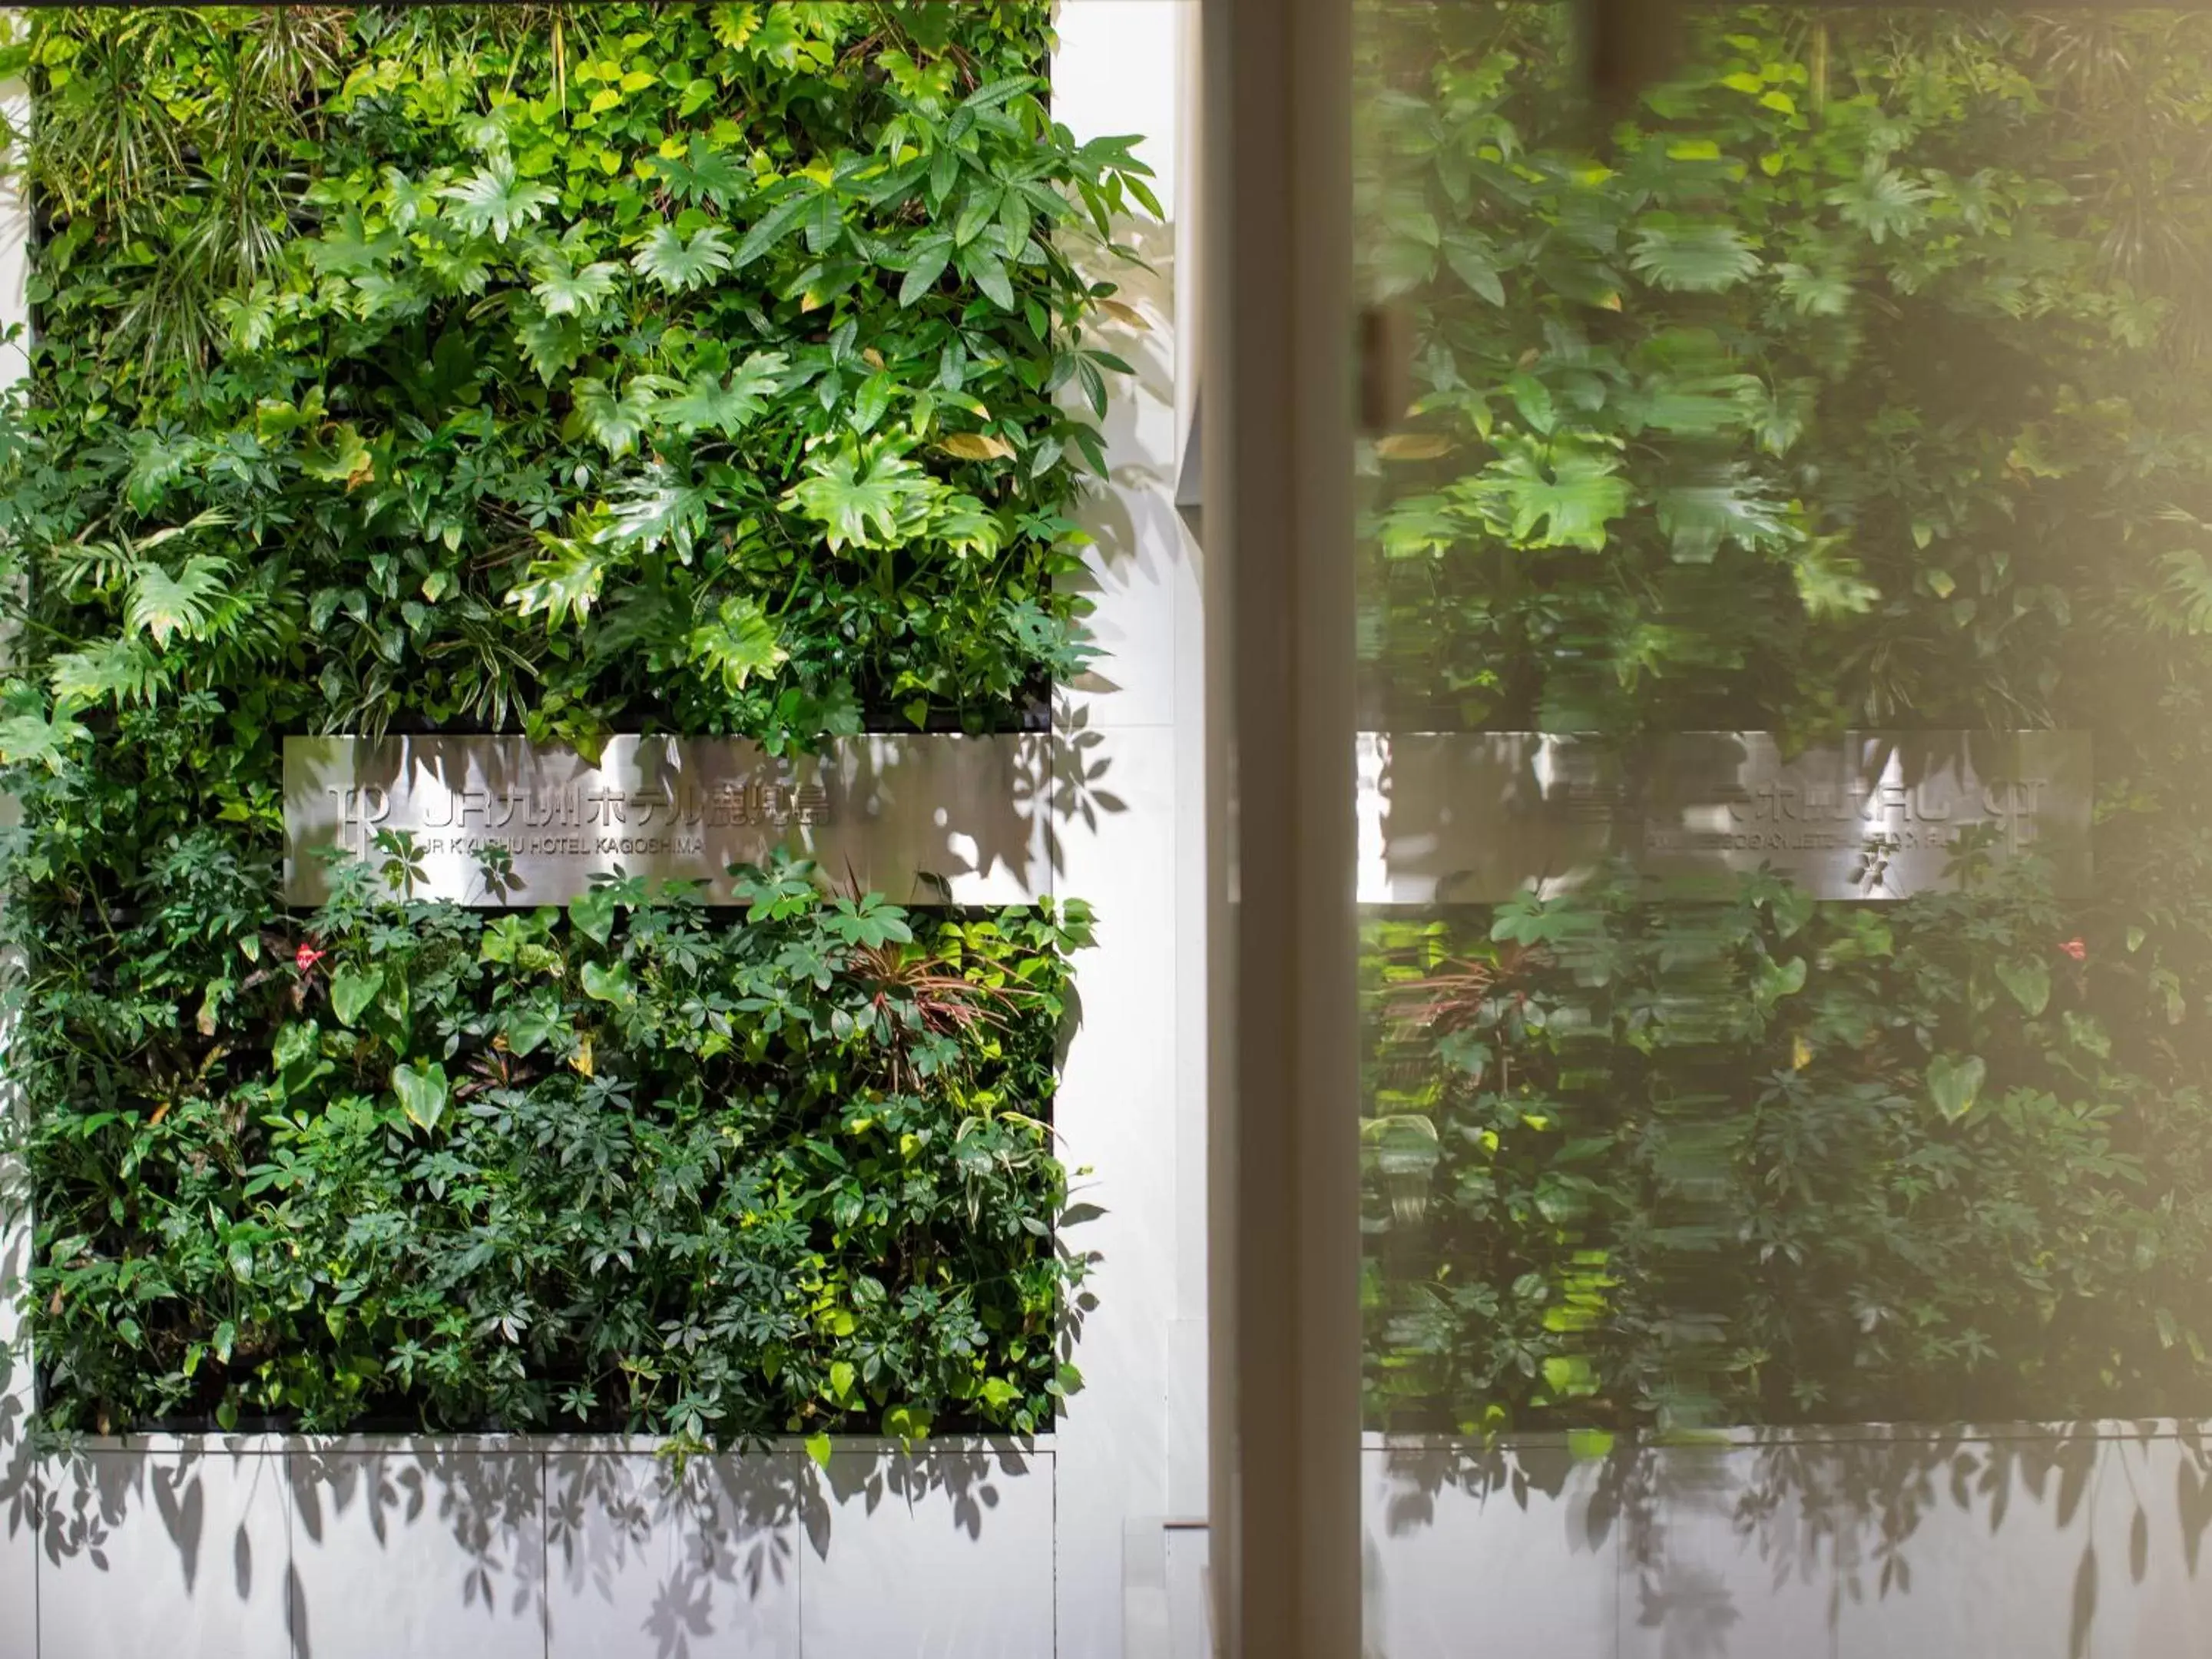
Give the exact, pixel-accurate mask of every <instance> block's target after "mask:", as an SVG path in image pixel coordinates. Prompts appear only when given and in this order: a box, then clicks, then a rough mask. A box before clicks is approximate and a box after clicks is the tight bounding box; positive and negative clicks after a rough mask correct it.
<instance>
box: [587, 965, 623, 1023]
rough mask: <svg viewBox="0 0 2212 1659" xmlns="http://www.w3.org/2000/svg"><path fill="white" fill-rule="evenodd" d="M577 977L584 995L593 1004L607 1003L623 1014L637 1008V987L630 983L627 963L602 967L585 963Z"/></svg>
mask: <svg viewBox="0 0 2212 1659" xmlns="http://www.w3.org/2000/svg"><path fill="white" fill-rule="evenodd" d="M578 977H579V978H580V980H581V981H582V983H583V987H584V994H585V995H586V996H587V997H589V998H591V999H592V1001H594V1002H605V1003H608V1004H610V1005H611V1006H613V1007H615V1008H616V1009H617V1010H619V1011H621V1012H623V1013H628V1012H629V1011H630V1010H631V1009H633V1008H635V1007H636V1006H637V987H636V986H635V985H633V984H632V983H631V982H630V977H629V963H623V962H617V963H611V964H607V965H602V964H601V963H596V962H587V963H585V964H584V967H583V971H582V973H581V974H580V975H579V976H578Z"/></svg>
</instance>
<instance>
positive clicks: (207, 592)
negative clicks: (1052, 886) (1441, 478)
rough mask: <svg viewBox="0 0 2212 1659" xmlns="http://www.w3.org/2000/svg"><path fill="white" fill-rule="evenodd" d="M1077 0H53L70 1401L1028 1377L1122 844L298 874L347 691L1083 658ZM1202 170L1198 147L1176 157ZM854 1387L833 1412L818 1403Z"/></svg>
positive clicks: (52, 1319) (999, 1412) (1116, 196)
mask: <svg viewBox="0 0 2212 1659" xmlns="http://www.w3.org/2000/svg"><path fill="white" fill-rule="evenodd" d="M27 27H28V33H27V38H26V39H25V40H22V41H21V43H20V44H19V45H18V46H16V47H15V49H14V50H13V51H12V53H11V62H10V65H9V67H10V68H11V69H12V70H14V71H15V72H16V73H20V74H22V75H24V76H26V77H27V80H28V82H29V83H30V85H31V87H32V88H33V94H34V100H35V102H34V111H35V112H34V116H33V120H32V123H31V125H30V128H29V131H28V133H27V137H26V141H25V142H26V145H27V149H26V151H25V154H26V156H27V160H26V162H25V170H26V173H27V185H28V187H29V189H30V191H31V195H32V200H33V204H34V209H35V217H36V243H35V257H34V261H33V277H32V290H31V298H32V305H33V321H34V330H33V338H34V343H33V349H32V358H31V361H32V374H31V377H30V380H29V383H28V386H27V395H26V396H24V397H22V398H20V399H19V400H17V401H15V402H14V403H12V404H10V406H9V410H8V412H7V416H6V419H5V421H4V422H0V439H4V463H3V464H4V467H5V478H6V483H5V490H4V495H0V552H4V556H5V559H6V565H7V568H6V573H5V574H6V579H7V584H6V585H7V587H8V590H9V592H10V593H11V594H13V595H15V596H16V598H15V599H12V600H11V602H10V603H11V609H13V610H14V611H15V613H16V615H15V645H16V653H15V659H14V661H15V667H14V670H13V672H12V674H11V677H10V678H9V679H8V680H7V682H6V685H5V691H4V696H5V700H6V704H7V706H6V708H5V709H4V711H0V758H4V760H5V763H6V767H7V773H6V782H7V785H8V787H9V788H10V789H11V790H12V791H13V792H14V793H15V794H16V795H17V796H18V798H19V799H21V803H22V827H21V829H20V830H19V831H17V832H15V835H14V836H13V840H12V845H11V847H10V848H9V884H8V904H7V911H6V920H5V931H6V933H7V937H8V940H9V944H10V945H12V946H13V947H14V948H15V949H16V950H18V951H21V954H22V957H23V959H24V961H25V963H26V970H25V974H24V976H23V979H22V981H21V986H20V987H19V989H18V990H17V992H16V994H15V999H14V1003H13V1007H14V1012H15V1022H16V1023H15V1026H14V1028H13V1035H12V1036H11V1039H10V1046H9V1070H10V1073H11V1074H12V1075H13V1077H15V1079H17V1080H18V1081H19V1082H20V1084H21V1087H22V1090H23V1091H24V1095H25V1098H26V1103H27V1114H26V1117H25V1128H24V1133H25V1136H26V1146H25V1150H26V1152H27V1155H28V1159H29V1164H30V1169H31V1171H32V1176H33V1198H34V1201H35V1206H36V1239H35V1257H34V1261H33V1268H32V1272H31V1276H30V1287H29V1297H28V1300H29V1310H30V1313H31V1316H32V1317H31V1322H30V1333H29V1334H30V1340H31V1341H32V1343H33V1352H34V1354H35V1358H36V1365H37V1376H38V1382H39V1386H40V1410H41V1413H42V1416H43V1417H44V1418H45V1419H46V1420H47V1421H48V1422H50V1423H52V1424H53V1425H57V1426H61V1427H73V1428H86V1429H99V1430H102V1431H108V1430H122V1429H125V1428H131V1427H143V1426H147V1425H155V1424H169V1425H184V1426H190V1425H202V1424H205V1423H208V1422H213V1423H216V1424H221V1425H225V1426H230V1425H238V1424H242V1423H252V1422H266V1423H283V1424H294V1423H296V1424H299V1425H303V1426H307V1427H311V1428H316V1429H332V1428H337V1427H341V1426H345V1425H367V1426H380V1425H427V1426H431V1427H441V1428H447V1429H474V1428H486V1427H498V1428H505V1429H510V1430H512V1429H521V1428H526V1427H531V1426H540V1425H543V1426H557V1425H574V1426H577V1427H599V1428H629V1429H637V1430H644V1431H662V1432H669V1433H672V1434H674V1435H676V1436H678V1437H679V1438H682V1439H687V1440H690V1441H695V1442H704V1441H711V1440H727V1439H730V1438H732V1437H744V1436H751V1435H759V1434H774V1433H789V1432H797V1433H803V1434H806V1435H808V1436H810V1437H813V1436H820V1435H823V1434H826V1433H827V1432H829V1431H836V1430H845V1429H870V1430H873V1429H878V1428H880V1429H884V1430H887V1431H891V1432H895V1433H899V1434H904V1435H911V1434H915V1433H921V1432H926V1431H927V1430H928V1429H929V1428H930V1427H931V1426H932V1425H939V1426H945V1425H956V1426H957V1425H966V1426H972V1427H979V1428H980V1427H987V1428H995V1429H1008V1430H1015V1431H1030V1430H1034V1429H1036V1428H1038V1427H1040V1426H1042V1425H1045V1424H1047V1423H1048V1421H1049V1419H1050V1418H1051V1416H1052V1413H1053V1412H1054V1409H1055V1397H1056V1396H1058V1395H1061V1394H1063V1393H1065V1391H1066V1390H1067V1389H1070V1388H1073V1387H1074V1386H1076V1385H1077V1383H1078V1382H1079V1378H1078V1377H1077V1376H1076V1374H1075V1372H1074V1370H1073V1367H1072V1366H1070V1365H1068V1364H1066V1363H1064V1360H1065V1350H1064V1344H1065V1340H1066V1334H1067V1330H1068V1322H1069V1320H1070V1318H1071V1317H1072V1316H1073V1312H1074V1309H1073V1296H1074V1294H1075V1287H1076V1286H1077V1285H1078V1284H1079V1281H1080V1279H1081V1277H1082V1273H1083V1265H1084V1264H1083V1261H1082V1260H1081V1258H1080V1256H1079V1255H1078V1254H1076V1253H1074V1252H1073V1251H1071V1250H1070V1249H1067V1248H1066V1247H1065V1246H1063V1245H1061V1244H1060V1243H1058V1242H1057V1241H1056V1239H1055V1234H1054V1227H1055V1223H1056V1221H1057V1220H1058V1219H1059V1218H1060V1216H1061V1214H1062V1213H1063V1211H1064V1209H1065V1206H1066V1197H1067V1189H1068V1179H1069V1177H1068V1173H1067V1171H1066V1170H1064V1169H1063V1167H1062V1166H1061V1164H1060V1162H1059V1160H1058V1159H1057V1158H1056V1157H1055V1156H1054V1146H1053V1141H1052V1133H1051V1129H1050V1102H1051V1096H1052V1091H1053V1085H1054V1061H1055V1043H1056V1041H1057V1038H1058V1035H1059V1032H1060V1027H1061V1024H1062V1021H1063V1016H1064V1015H1065V1014H1066V1013H1067V1012H1068V1011H1069V977H1068V975H1069V953H1070V952H1071V951H1072V950H1073V949H1074V948H1076V947H1078V946H1079V945H1082V944H1083V943H1085V940H1086V939H1087V921H1086V917H1085V913H1084V911H1083V909H1082V908H1081V906H1080V905H1079V904H1077V903H1074V902H1068V903H1066V905H1065V906H1063V907H1061V908H1058V909H1054V908H1052V907H1049V906H1041V907H1037V908H1028V909H1022V910H1016V911H1010V912H1007V913H1005V914H1001V915H975V914H963V913H946V912H938V913H933V914H928V915H908V914H906V913H905V912H904V911H902V909H900V908H897V907H896V906H894V905H891V904H890V903H887V902H884V900H883V899H882V898H881V897H880V896H873V895H858V894H838V893H835V892H832V891H829V890H826V886H825V884H824V883H823V881H822V880H821V879H820V878H817V876H816V875H815V874H814V873H813V872H811V871H809V870H807V869H806V868H805V867H803V866H778V867H775V868H772V869H767V870H762V871H757V872H750V874H749V875H748V876H747V878H746V886H745V889H744V899H745V903H744V906H743V908H738V909H733V910H732V909H721V910H714V909H708V908H706V907H704V906H703V905H702V904H701V903H700V902H697V901H696V898H694V897H693V896H690V895H689V894H687V893H685V892H683V891H680V890H679V891H671V892H666V893H647V892H646V891H644V890H641V888H640V887H639V886H638V885H637V884H635V883H625V882H617V883H616V884H613V885H611V886H608V887H605V888H603V889H601V890H599V891H598V892H596V893H595V894H594V895H593V896H592V897H591V898H589V899H587V900H585V901H582V902H578V903H576V904H574V905H572V906H570V907H568V909H567V911H566V912H565V913H563V912H560V911H555V910H540V911H537V912H532V913H517V914H511V915H487V914H483V913H479V912H472V911H463V910H458V909H455V908H450V907H447V906H444V905H439V904H432V903H428V902H419V901H417V900H416V899H415V898H414V897H413V896H412V887H411V883H410V880H409V878H408V877H409V870H408V866H409V856H408V854H409V849H408V848H406V847H405V846H404V845H401V844H387V845H386V846H384V847H383V848H380V850H379V851H378V853H377V854H375V855H374V856H373V857H372V858H371V859H370V860H368V861H366V862H357V863H356V864H354V865H352V866H349V867H348V868H346V869H343V870H341V871H339V872H337V877H338V879H337V888H336V891H335V895H334V896H333V897H332V899H331V902H329V903H328V904H327V905H326V906H325V908H322V909H321V910H320V911H319V912H317V913H315V914H313V915H305V914H294V913H288V912H287V911H286V910H285V909H284V908H283V907H282V905H281V904H280V902H279V901H278V897H277V873H278V860H279V856H280V847H281V803H280V793H279V786H280V780H279V757H280V746H281V739H282V738H283V736H284V735H285V734H286V733H291V732H431V731H438V732H453V731H520V732H524V733H526V734H527V735H529V736H530V737H532V738H535V739H538V740H541V741H552V742H566V743H569V744H574V745H577V746H579V747H580V748H582V749H584V750H586V751H589V750H592V749H593V747H594V746H595V745H596V744H598V743H599V741H600V740H601V739H602V738H604V737H605V735H606V734H608V733H610V732H616V731H636V730H646V731H675V732H686V733H694V734H703V733H714V734H735V735H738V736H744V737H749V738H757V739H759V740H761V741H762V742H763V743H765V744H768V745H769V747H770V748H771V749H773V750H788V749H793V748H805V747H807V746H810V745H812V744H817V743H818V742H820V741H822V740H823V739H824V738H829V737H831V736H835V735H840V734H848V733H853V732H860V731H862V730H869V729H873V730H900V729H906V730H912V729H915V728H917V727H926V728H962V727H965V728H969V729H989V728H994V727H996V728H1005V727H1006V726H1014V725H1022V724H1034V723H1035V722H1036V721H1037V720H1039V719H1040V718H1041V715H1042V708H1043V706H1044V702H1045V699H1046V697H1047V696H1048V690H1049V687H1050V684H1051V683H1052V681H1053V680H1054V678H1055V677H1059V676H1064V675H1066V674H1067V673H1068V672H1070V671H1073V670H1074V669H1076V668H1077V667H1079V665H1080V664H1081V663H1082V661H1083V660H1084V645H1083V639H1082V633H1081V609H1082V607H1081V604H1080V602H1079V600H1078V599H1075V598H1073V597H1072V596H1071V594H1070V593H1069V592H1067V591H1066V589H1065V587H1064V586H1060V585H1056V579H1057V578H1059V577H1061V576H1063V575H1065V574H1067V573H1068V572H1070V571H1072V570H1073V568H1076V565H1077V563H1078V560H1079V550H1080V546H1081V544H1082V541H1083V538H1082V537H1081V536H1080V534H1079V532H1077V530H1076V528H1075V526H1074V524H1073V521H1072V520H1071V519H1070V517H1069V510H1070V506H1071V502H1072V501H1073V499H1074V497H1075V495H1077V493H1078V491H1079V488H1080V483H1079V480H1080V477H1081V476H1082V474H1083V471H1084V469H1085V466H1086V465H1090V464H1095V463H1096V462H1097V459H1098V440H1097V435H1096V432H1095V429H1094V428H1093V426H1092V424H1091V421H1092V419H1093V418H1094V417H1095V416H1097V415H1098V414H1102V413H1103V410H1104V404H1105V396H1106V391H1105V387H1106V376H1107V375H1108V374H1110V373H1113V372H1115V371H1117V370H1118V369H1120V368H1121V367H1122V366H1121V365H1119V364H1117V363H1116V362H1115V360H1114V359H1112V358H1111V357H1109V356H1106V355H1104V354H1103V353H1099V352H1097V351H1093V350H1090V349H1085V348H1083V347H1082V346H1081V344H1080V343H1079V341H1080V326H1081V324H1082V321H1083V319H1084V318H1085V315H1086V314H1087V313H1089V312H1090V311H1091V309H1092V308H1093V307H1096V306H1097V304H1099V303H1101V302H1102V301H1105V299H1106V297H1107V295H1109V294H1110V292H1111V289H1110V288H1109V287H1107V286H1103V285H1099V286H1092V285H1091V284H1090V283H1087V282H1086V281H1085V279H1084V278H1083V277H1082V276H1079V275H1078V273H1077V272H1076V270H1074V269H1073V266H1072V265H1071V264H1070V262H1069V250H1070V249H1072V248H1073V247H1074V246H1077V245H1079V244H1080V243H1082V242H1084V241H1085V240H1089V241H1091V242H1092V243H1103V241H1104V240H1106V237H1107V235H1108V233H1109V222H1110V221H1111V219H1112V217H1113V216H1115V214H1117V213H1120V212H1122V211H1124V210H1133V209H1134V207H1135V205H1136V204H1151V203H1152V198H1151V197H1150V195H1149V193H1148V191H1147V190H1146V185H1144V183H1143V181H1142V176H1141V175H1142V174H1143V172H1144V169H1143V168H1142V167H1140V166H1139V165H1138V164H1137V163H1136V162H1134V161H1133V160H1132V158H1131V155H1130V153H1129V148H1128V141H1119V142H1108V143H1090V144H1087V145H1078V144H1076V143H1074V142H1073V139H1072V138H1071V137H1069V135H1068V134H1067V132H1066V131H1065V129H1063V128H1060V127H1058V126H1056V125H1054V124H1053V122H1052V120H1051V118H1050V115H1049V112H1048V92H1047V88H1046V85H1045V82H1044V81H1043V79H1042V76H1043V73H1044V70H1045V69H1046V65H1047V55H1048V46H1049V39H1048V32H1047V31H1048V12H1047V9H1046V8H1044V7H1043V6H1042V5H1041V4H1032V3H1013V0H1009V3H989V4H966V5H957V6H956V5H946V4H914V5H898V4H880V3H855V4H810V5H765V4H763V5H752V4H733V5H714V6H704V5H696V6H695V5H678V6H667V7H644V6H623V5H602V6H588V7H577V8H574V9H568V8H559V7H516V8H485V9H473V8H451V9H446V8H421V9H407V8H390V9H386V8H378V9H358V10H337V9H326V10H313V11H310V10H292V9H268V10H259V9H210V10H200V11H165V12H118V11H88V12H82V13H80V12H69V11H51V12H40V13H39V14H37V15H35V16H34V17H33V19H32V20H31V21H30V22H29V24H28V26H27ZM1155 210H1156V208H1155ZM821 1444H823V1443H822V1442H819V1441H817V1445H821Z"/></svg>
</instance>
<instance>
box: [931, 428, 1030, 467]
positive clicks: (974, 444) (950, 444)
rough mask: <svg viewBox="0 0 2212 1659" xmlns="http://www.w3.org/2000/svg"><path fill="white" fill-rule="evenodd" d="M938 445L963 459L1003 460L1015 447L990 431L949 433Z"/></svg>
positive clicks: (955, 456)
mask: <svg viewBox="0 0 2212 1659" xmlns="http://www.w3.org/2000/svg"><path fill="white" fill-rule="evenodd" d="M937 447H939V449H941V450H943V451H944V452H945V453H946V454H948V455H950V456H951V457H953V459H956V460H963V461H1003V460H1005V459H1007V458H1008V457H1010V456H1011V455H1012V454H1013V453H1014V447H1013V446H1012V444H1010V443H1008V442H1007V441H1006V440H1005V439H1004V438H995V437H993V436H992V435H990V434H989V433H987V432H953V433H948V434H947V435H945V437H944V438H943V439H942V440H940V441H939V443H938V446H937Z"/></svg>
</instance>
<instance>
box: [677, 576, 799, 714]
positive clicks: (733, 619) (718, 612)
mask: <svg viewBox="0 0 2212 1659" xmlns="http://www.w3.org/2000/svg"><path fill="white" fill-rule="evenodd" d="M786 654H787V653H785V651H784V648H783V646H782V644H781V641H779V640H778V639H777V637H776V629H775V623H773V622H771V621H770V620H769V616H768V613H767V612H766V611H763V610H762V608H761V606H760V604H759V602H758V601H757V600H755V599H745V598H742V597H738V596H735V595H733V596H732V597H731V598H729V599H724V600H723V601H722V603H721V604H720V605H718V606H717V607H716V608H715V611H714V620H713V621H712V622H708V623H702V624H701V625H700V626H699V627H697V628H695V629H692V630H691V643H690V658H691V660H692V661H693V662H696V663H699V664H702V665H704V666H705V667H706V668H707V669H708V670H709V671H711V672H713V673H714V674H717V675H719V676H720V678H721V682H722V686H723V689H724V690H727V691H731V692H733V693H734V692H737V691H740V690H744V684H745V682H746V681H747V680H749V679H750V678H752V677H753V676H754V675H756V674H767V673H771V672H773V671H775V669H777V668H778V667H780V666H781V665H782V664H783V661H784V659H785V656H786Z"/></svg>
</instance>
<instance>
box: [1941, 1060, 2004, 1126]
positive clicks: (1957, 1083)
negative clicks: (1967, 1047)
mask: <svg viewBox="0 0 2212 1659" xmlns="http://www.w3.org/2000/svg"><path fill="white" fill-rule="evenodd" d="M1988 1074H1989V1067H1988V1066H1986V1065H1985V1064H1984V1062H1983V1060H1982V1057H1981V1056H1980V1055H1979V1054H1967V1055H1966V1056H1965V1057H1963V1058H1960V1057H1959V1056H1957V1055H1953V1054H1938V1055H1936V1058H1935V1059H1933V1060H1929V1062H1928V1092H1929V1095H1930V1096H1931V1097H1933V1098H1934V1100H1935V1102H1936V1110H1937V1111H1939V1112H1941V1113H1942V1115H1943V1121H1945V1122H1947V1123H1956V1122H1957V1121H1959V1120H1960V1118H1962V1117H1964V1116H1966V1114H1967V1113H1968V1112H1971V1111H1972V1110H1973V1109H1974V1102H1975V1101H1976V1100H1977V1099H1978V1097H1980V1095H1981V1092H1982V1083H1983V1081H1984V1079H1985V1078H1986V1077H1987V1076H1988Z"/></svg>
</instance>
